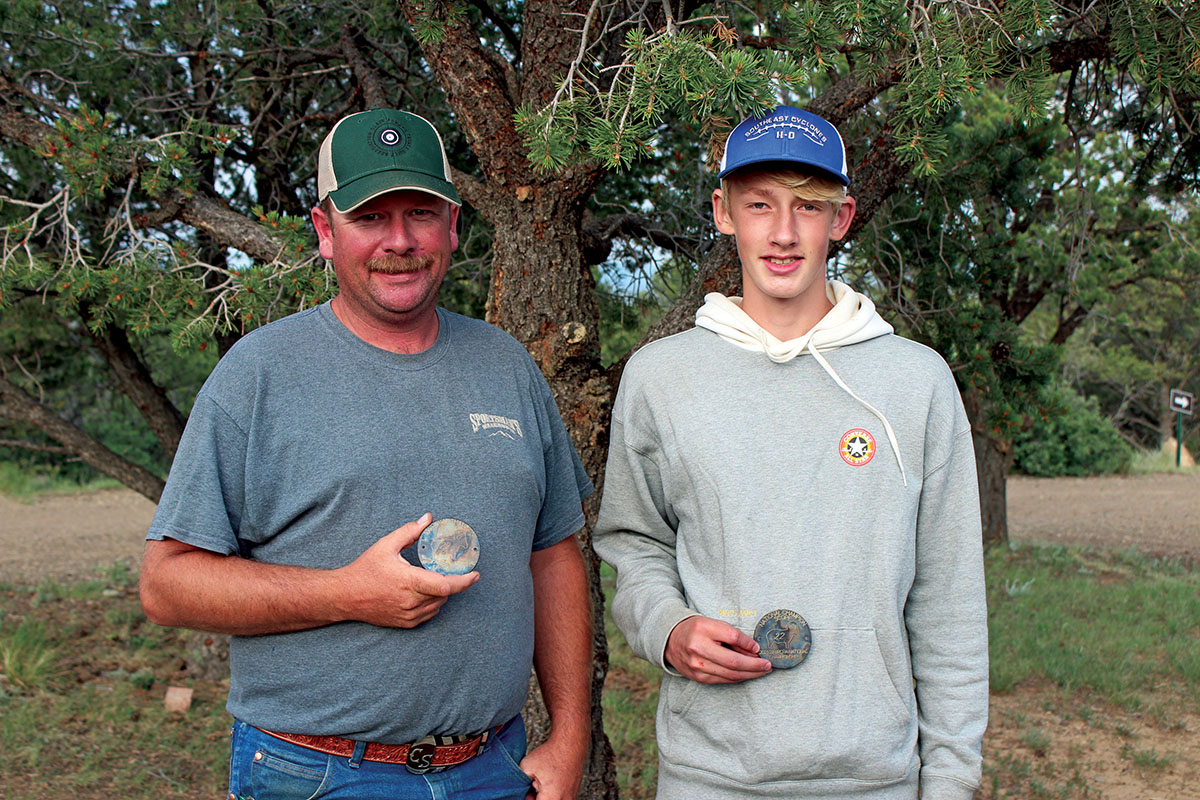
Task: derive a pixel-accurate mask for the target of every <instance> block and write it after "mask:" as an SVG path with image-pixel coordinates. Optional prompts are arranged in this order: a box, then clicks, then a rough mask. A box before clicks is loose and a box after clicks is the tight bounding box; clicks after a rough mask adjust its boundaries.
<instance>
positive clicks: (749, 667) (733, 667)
mask: <svg viewBox="0 0 1200 800" xmlns="http://www.w3.org/2000/svg"><path fill="white" fill-rule="evenodd" d="M758 650H759V648H758V643H757V642H755V641H754V639H752V638H750V637H749V636H747V635H746V634H744V633H742V632H741V631H739V630H738V629H737V628H735V627H733V626H732V625H730V624H729V623H727V622H721V621H720V620H717V619H711V618H709V617H700V616H696V617H688V618H687V619H685V620H683V621H682V622H680V623H679V624H678V625H676V626H675V627H674V628H672V629H671V634H670V635H669V636H668V637H667V649H666V652H665V655H666V658H667V663H669V664H670V665H671V666H672V667H674V668H675V669H676V670H677V671H678V672H679V673H680V674H681V675H683V676H684V677H685V678H691V679H692V680H694V681H699V682H700V683H741V682H742V681H747V680H750V679H751V678H761V677H762V676H763V675H766V674H767V673H768V672H770V671H771V662H770V661H767V660H766V659H765V658H760V657H759V656H758Z"/></svg>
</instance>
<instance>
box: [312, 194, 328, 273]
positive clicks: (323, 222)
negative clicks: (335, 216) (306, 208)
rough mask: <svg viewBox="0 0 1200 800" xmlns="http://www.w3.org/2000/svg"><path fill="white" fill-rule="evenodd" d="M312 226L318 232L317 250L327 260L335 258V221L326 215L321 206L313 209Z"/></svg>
mask: <svg viewBox="0 0 1200 800" xmlns="http://www.w3.org/2000/svg"><path fill="white" fill-rule="evenodd" d="M311 216H312V224H313V228H315V229H316V231H317V249H318V250H320V251H321V257H322V258H324V259H326V260H331V259H332V258H333V221H332V220H330V219H329V217H328V216H326V214H325V209H323V208H321V207H320V206H313V207H312V213H311Z"/></svg>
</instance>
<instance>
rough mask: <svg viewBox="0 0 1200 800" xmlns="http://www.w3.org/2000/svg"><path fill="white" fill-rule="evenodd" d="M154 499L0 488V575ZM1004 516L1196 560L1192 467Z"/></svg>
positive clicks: (1062, 540)
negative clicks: (14, 492) (12, 494)
mask: <svg viewBox="0 0 1200 800" xmlns="http://www.w3.org/2000/svg"><path fill="white" fill-rule="evenodd" d="M153 515H154V505H153V504H152V503H151V502H150V501H149V500H147V499H145V498H144V497H142V496H141V495H138V494H135V493H133V492H130V491H124V490H111V491H102V492H93V493H91V494H82V495H65V496H57V497H42V498H39V499H37V500H34V501H33V502H31V503H18V502H17V501H15V500H12V499H10V498H7V497H5V496H3V495H0V582H6V583H36V582H37V581H39V580H41V579H42V578H45V577H55V578H61V577H67V576H83V575H90V574H92V573H93V572H94V570H95V568H96V567H97V566H107V565H110V564H112V563H113V562H123V563H127V564H129V565H131V566H132V565H136V563H137V561H138V559H139V558H140V557H141V553H142V541H143V537H144V536H145V534H146V529H147V528H148V527H149V525H150V518H151V517H152V516H153ZM1008 524H1009V533H1010V536H1011V537H1012V538H1013V539H1015V540H1017V541H1041V542H1051V543H1059V544H1088V545H1094V546H1097V547H1113V548H1129V547H1135V548H1137V549H1138V550H1139V551H1140V552H1142V553H1144V554H1146V555H1166V556H1173V557H1179V558H1184V559H1189V560H1191V561H1193V562H1194V561H1196V560H1200V472H1189V473H1184V474H1158V475H1136V476H1122V477H1103V478H1053V479H1050V478H1022V477H1014V478H1010V479H1009V481H1008Z"/></svg>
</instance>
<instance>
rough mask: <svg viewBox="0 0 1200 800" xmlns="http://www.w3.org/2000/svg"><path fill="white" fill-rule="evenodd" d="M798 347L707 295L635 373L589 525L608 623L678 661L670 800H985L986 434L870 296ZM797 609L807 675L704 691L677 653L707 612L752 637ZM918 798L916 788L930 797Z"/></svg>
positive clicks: (945, 373) (623, 397)
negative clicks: (979, 434)
mask: <svg viewBox="0 0 1200 800" xmlns="http://www.w3.org/2000/svg"><path fill="white" fill-rule="evenodd" d="M827 294H828V296H829V299H830V301H831V302H832V303H833V309H832V310H831V311H830V312H829V313H828V314H827V315H826V316H825V317H824V318H823V319H822V320H821V321H820V322H819V323H818V324H817V325H816V326H815V327H814V328H813V329H812V330H811V331H810V332H809V333H808V334H806V335H805V336H803V337H801V338H800V339H796V340H792V341H788V342H781V341H779V340H778V339H776V338H775V337H773V336H772V335H771V334H770V333H768V332H767V331H765V330H763V329H762V328H761V327H759V326H758V325H757V324H756V323H755V322H754V321H753V320H752V319H750V317H749V316H748V315H746V314H745V312H743V311H742V310H741V308H740V307H739V305H738V302H739V298H726V297H723V296H722V295H719V294H710V295H708V296H707V297H706V298H705V300H706V302H705V305H704V306H703V307H702V308H701V309H700V311H699V312H698V313H697V315H696V316H697V321H696V324H697V327H696V328H694V329H692V330H689V331H686V332H684V333H680V334H677V335H675V336H672V337H668V338H666V339H662V340H659V341H657V342H654V343H653V344H650V345H648V346H646V347H645V348H643V349H642V350H640V351H639V352H638V353H637V354H635V355H634V356H633V358H631V359H630V360H629V363H628V365H627V366H626V368H625V372H624V375H623V376H622V379H621V387H620V391H619V392H618V395H617V400H616V404H615V406H614V409H613V420H612V435H611V442H610V449H609V456H608V467H607V473H606V477H605V483H604V499H603V503H602V505H601V509H600V519H599V523H598V525H597V528H596V533H595V547H596V551H597V552H598V553H599V554H600V556H601V557H602V558H603V559H604V560H605V561H607V562H608V563H610V564H611V565H612V566H613V567H614V568H615V569H616V572H617V589H616V596H615V598H614V600H613V606H612V613H613V617H614V619H615V620H616V623H617V625H618V626H619V627H620V628H621V630H622V632H623V633H624V634H625V636H626V638H627V639H628V641H629V644H630V646H631V647H632V648H633V650H634V652H636V653H637V654H638V655H640V656H642V657H643V658H646V659H648V660H649V661H651V662H653V663H655V664H658V665H659V666H660V667H662V668H663V670H664V675H663V683H662V689H661V694H660V697H659V706H658V714H657V719H656V725H657V737H658V747H659V786H658V797H659V798H660V800H675V798H679V800H684V799H685V798H686V800H702V799H703V798H739V797H771V798H825V797H854V798H871V799H872V800H875V799H876V798H878V799H879V800H884V799H885V798H886V800H901V799H903V800H914V799H915V798H916V797H917V796H918V791H919V792H920V796H921V797H922V798H925V799H926V800H943V799H946V800H970V798H971V796H972V794H973V792H974V789H975V787H976V786H977V784H978V782H979V777H980V763H981V758H980V743H981V740H982V737H983V732H984V728H985V727H986V724H987V704H988V664H987V614H986V606H985V596H984V583H983V560H982V552H981V550H982V548H981V535H980V524H979V499H978V489H977V485H976V479H975V459H974V454H973V450H972V444H971V429H970V425H969V424H968V422H967V419H966V415H965V413H964V412H963V407H962V401H961V399H960V398H959V394H958V390H957V388H956V386H955V384H954V379H953V377H952V375H951V373H950V370H949V368H948V367H947V365H946V363H945V361H943V360H942V358H941V357H940V356H939V355H938V354H937V353H935V352H934V351H932V350H930V349H928V348H926V347H924V346H922V345H919V344H916V343H914V342H911V341H909V340H906V339H902V338H900V337H898V336H895V335H894V334H893V333H892V328H891V326H890V325H888V324H887V323H886V322H884V321H883V320H882V319H881V318H880V317H879V316H878V314H876V313H875V308H874V305H873V304H872V303H871V301H870V300H869V299H868V298H867V297H866V296H865V295H861V294H858V293H856V292H854V291H853V290H851V289H850V288H849V287H847V286H845V285H844V284H841V283H838V282H836V281H830V282H829V283H828V285H827ZM776 609H789V610H791V611H794V612H797V613H799V614H800V615H801V616H803V617H804V618H805V620H806V621H807V622H808V624H809V626H810V628H811V635H812V648H811V651H810V653H809V655H808V657H807V659H806V660H804V661H803V662H802V663H800V664H799V665H798V666H796V667H794V668H792V669H786V670H785V669H776V670H773V671H772V672H771V673H769V674H767V675H764V676H763V677H761V678H755V679H752V680H749V681H746V682H744V683H738V684H719V685H704V684H700V683H697V682H695V681H691V680H688V679H686V678H684V677H682V676H681V675H679V673H677V672H676V671H675V670H674V669H672V668H671V666H670V665H669V664H667V663H666V662H665V659H664V655H663V653H664V649H665V647H666V643H667V637H668V635H669V634H670V632H671V630H672V629H673V628H674V627H675V625H677V624H678V623H679V622H681V621H682V620H684V619H686V618H687V617H689V616H694V615H703V616H707V617H712V618H715V619H720V620H724V621H726V622H728V623H730V624H731V625H733V626H734V627H736V628H738V629H739V630H741V631H743V632H745V633H747V634H749V635H753V633H754V628H755V625H756V623H757V621H758V620H759V618H760V617H761V616H762V615H763V614H766V613H767V612H770V611H773V610H776ZM918 787H919V788H918Z"/></svg>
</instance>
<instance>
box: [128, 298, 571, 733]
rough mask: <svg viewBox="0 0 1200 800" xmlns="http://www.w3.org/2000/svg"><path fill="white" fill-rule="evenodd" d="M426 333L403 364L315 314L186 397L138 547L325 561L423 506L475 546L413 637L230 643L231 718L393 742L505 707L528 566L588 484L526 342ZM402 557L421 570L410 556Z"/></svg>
mask: <svg viewBox="0 0 1200 800" xmlns="http://www.w3.org/2000/svg"><path fill="white" fill-rule="evenodd" d="M438 320H439V323H440V328H439V333H438V338H437V341H436V343H435V344H434V345H433V346H432V347H431V348H429V349H428V350H426V351H424V352H422V353H417V354H415V355H402V354H395V353H389V352H387V351H385V350H382V349H379V348H376V347H373V346H371V345H369V344H367V343H365V342H363V341H362V340H360V339H358V338H357V337H356V336H354V335H353V334H352V333H350V331H348V330H347V329H346V328H345V327H344V326H343V325H342V324H341V323H340V322H339V321H338V319H337V317H336V316H335V315H334V314H333V312H332V310H331V309H330V307H329V305H328V304H325V305H322V306H318V307H316V308H312V309H309V310H307V311H303V312H300V313H298V314H294V315H292V316H290V317H287V318H285V319H282V320H279V321H278V322H275V323H272V324H270V325H267V326H265V327H263V328H260V329H258V330H256V331H254V332H253V333H250V334H248V335H247V336H246V337H244V338H243V339H242V340H241V341H239V342H238V343H237V344H236V345H235V346H234V347H232V348H231V349H230V350H229V352H228V353H227V354H226V356H225V357H224V358H223V359H222V360H221V362H220V363H219V364H218V365H217V368H216V369H215V370H214V371H213V373H212V375H211V376H210V377H209V379H208V381H207V382H206V383H205V385H204V388H203V389H201V391H200V394H199V395H198V396H197V399H196V404H195V407H194V408H193V410H192V413H191V416H190V418H189V420H188V425H187V429H186V431H185V433H184V436H183V440H182V441H181V443H180V446H179V450H178V453H177V454H176V457H175V462H174V464H173V465H172V467H171V474H170V478H169V479H168V481H167V486H166V489H165V490H164V492H163V496H162V500H161V502H160V503H159V506H158V510H157V512H156V513H155V516H154V521H153V523H152V524H151V527H150V532H149V534H148V536H147V538H149V539H163V538H171V539H176V540H178V541H181V542H185V543H187V544H190V545H194V546H196V547H201V548H204V549H206V550H212V551H215V552H218V553H225V554H234V553H237V554H240V555H242V556H244V557H246V558H250V559H253V560H256V561H262V562H266V563H275V564H292V565H299V566H308V567H319V568H334V567H339V566H343V565H345V564H348V563H350V562H351V561H353V560H354V559H355V558H357V557H358V556H359V555H360V554H361V553H362V552H363V551H364V550H366V549H367V548H368V547H370V546H371V545H372V544H373V543H374V542H376V541H378V540H379V539H380V538H381V537H383V536H384V535H386V534H388V533H390V532H391V531H392V530H394V529H396V528H398V527H400V526H401V525H403V524H404V523H406V522H409V521H412V520H415V519H417V518H419V517H420V516H421V515H422V514H424V513H425V512H426V511H428V512H430V513H432V514H433V516H434V518H435V519H439V518H442V517H454V518H457V519H461V520H464V521H465V522H467V523H468V524H469V525H471V527H473V528H474V529H475V531H476V533H477V534H478V536H479V544H480V557H479V564H478V567H477V569H478V571H479V573H480V576H481V577H480V580H479V582H478V583H476V584H475V585H474V586H472V587H471V588H469V589H467V590H466V591H464V592H462V593H460V594H458V595H455V596H453V597H451V598H450V599H449V601H448V602H447V603H446V605H445V606H443V607H442V609H441V611H440V612H439V613H438V614H437V616H436V617H434V618H433V619H432V620H430V621H428V622H425V623H424V624H422V625H420V626H418V627H416V628H413V629H398V628H395V629H393V628H382V627H376V626H373V625H367V624H364V623H357V622H348V623H341V624H337V625H328V626H325V627H321V628H315V629H311V630H305V631H298V632H295V633H285V634H274V635H267V636H253V637H241V636H235V637H233V639H232V642H231V645H230V666H231V672H232V682H231V685H230V690H229V702H228V706H227V707H228V709H229V711H230V713H232V714H233V715H234V716H235V717H237V718H239V719H241V720H244V721H246V722H248V723H250V724H252V725H257V726H259V727H263V728H267V729H271V730H279V731H287V732H296V733H306V734H312V735H337V736H345V737H348V738H354V739H362V740H367V741H378V742H391V743H402V742H410V741H415V740H417V739H420V738H421V737H423V736H425V735H427V734H436V733H443V734H456V733H466V732H471V731H477V730H481V729H483V728H486V727H489V726H492V725H496V724H499V723H501V722H503V721H505V720H508V719H510V718H511V717H513V716H514V715H515V714H517V713H518V712H519V711H520V709H521V706H522V704H523V703H524V699H525V694H526V687H527V685H528V679H529V670H530V666H531V663H532V653H533V584H532V577H531V574H530V570H529V556H530V553H531V552H532V551H533V550H538V549H542V548H545V547H548V546H550V545H552V544H554V543H556V542H558V541H561V540H562V539H564V538H566V537H567V536H569V535H570V534H572V533H574V532H575V531H576V530H578V529H579V528H581V527H582V525H583V514H582V510H581V501H582V499H583V498H584V497H586V496H587V495H588V494H590V493H591V491H592V487H591V483H590V482H589V481H588V478H587V475H586V473H585V472H584V470H583V467H582V465H581V464H580V462H579V458H578V456H577V455H576V453H575V450H574V448H573V447H572V445H571V442H570V439H569V438H568V436H567V433H566V430H565V429H564V427H563V424H562V420H561V418H560V417H559V414H558V409H557V407H556V406H555V403H554V398H553V396H552V395H551V393H550V389H549V387H548V386H547V385H546V382H545V379H544V378H543V377H542V374H541V372H540V371H539V370H538V368H537V366H536V364H534V362H533V360H532V359H531V358H530V357H529V355H528V353H526V352H525V350H524V348H522V347H521V345H520V344H519V343H518V342H517V341H516V340H514V339H513V338H512V337H510V336H509V335H507V334H505V333H503V332H502V331H500V330H498V329H496V328H494V327H492V326H491V325H488V324H487V323H484V322H480V321H478V320H473V319H469V318H467V317H462V316H459V315H457V314H452V313H450V312H447V311H445V310H443V309H438ZM404 555H405V557H406V558H407V559H408V560H409V561H410V562H411V563H413V564H415V565H419V564H420V562H419V560H418V559H417V557H416V552H415V547H412V548H409V549H407V550H406V551H405V552H404Z"/></svg>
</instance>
